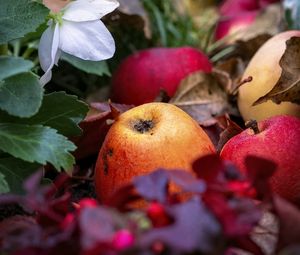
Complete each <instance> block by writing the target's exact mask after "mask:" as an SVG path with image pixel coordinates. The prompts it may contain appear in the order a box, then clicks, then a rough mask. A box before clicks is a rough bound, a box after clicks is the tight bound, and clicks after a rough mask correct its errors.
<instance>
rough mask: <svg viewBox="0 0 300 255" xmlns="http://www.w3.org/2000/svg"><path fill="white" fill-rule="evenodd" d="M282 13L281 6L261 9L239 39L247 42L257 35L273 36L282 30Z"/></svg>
mask: <svg viewBox="0 0 300 255" xmlns="http://www.w3.org/2000/svg"><path fill="white" fill-rule="evenodd" d="M283 26H284V13H283V11H282V6H281V4H272V5H269V6H268V7H267V8H265V9H263V10H262V11H261V12H260V13H259V15H258V16H257V17H256V19H255V21H254V23H253V24H252V25H251V26H249V28H247V29H245V30H244V32H243V33H242V35H241V37H240V38H239V39H242V40H249V39H252V38H255V37H256V36H258V35H262V34H269V35H275V34H278V33H279V32H280V31H282V30H283Z"/></svg>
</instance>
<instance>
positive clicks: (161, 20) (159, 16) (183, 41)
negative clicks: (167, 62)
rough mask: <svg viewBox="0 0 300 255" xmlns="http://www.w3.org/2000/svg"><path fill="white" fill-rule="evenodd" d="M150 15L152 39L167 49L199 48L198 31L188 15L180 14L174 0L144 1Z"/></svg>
mask: <svg viewBox="0 0 300 255" xmlns="http://www.w3.org/2000/svg"><path fill="white" fill-rule="evenodd" d="M143 4H144V6H145V8H146V10H147V11H148V13H149V15H150V21H151V29H152V37H153V39H154V40H155V41H157V42H158V43H159V44H161V45H162V46H165V47H179V46H182V45H190V46H197V45H198V43H199V42H198V38H197V29H196V28H195V26H194V24H193V20H192V18H191V17H190V16H188V15H182V14H179V13H178V11H177V10H176V8H175V7H174V2H173V1H172V0H165V1H159V0H143Z"/></svg>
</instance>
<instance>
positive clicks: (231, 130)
mask: <svg viewBox="0 0 300 255" xmlns="http://www.w3.org/2000/svg"><path fill="white" fill-rule="evenodd" d="M219 119H220V118H219ZM222 122H223V123H222ZM218 123H219V125H222V124H223V125H222V126H221V127H222V128H223V131H222V132H221V133H220V138H219V141H218V145H217V151H219V152H220V151H221V150H222V148H223V146H224V145H225V143H227V141H228V140H229V139H230V138H232V137H234V136H235V135H237V134H239V133H241V132H242V131H243V129H242V128H241V127H240V126H239V125H238V124H236V123H235V122H234V121H232V120H231V119H230V118H229V117H228V116H224V117H222V120H221V119H220V120H219V122H218Z"/></svg>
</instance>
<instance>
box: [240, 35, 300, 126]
mask: <svg viewBox="0 0 300 255" xmlns="http://www.w3.org/2000/svg"><path fill="white" fill-rule="evenodd" d="M293 36H297V37H300V31H298V30H292V31H286V32H283V33H280V34H278V35H276V36H274V37H272V38H270V39H269V40H268V41H267V42H266V43H265V44H264V45H263V46H262V47H261V48H260V49H259V50H258V51H257V52H256V54H255V55H254V56H253V58H252V59H251V61H250V62H249V65H248V66H247V68H246V70H245V72H244V74H243V78H242V79H246V78H247V77H249V76H252V77H253V80H252V81H251V82H249V83H245V84H244V85H242V86H241V87H240V88H239V94H238V107H239V110H240V112H241V115H242V117H243V118H244V120H249V119H255V120H258V121H259V120H263V119H266V118H268V117H271V116H275V115H282V114H287V115H295V116H298V117H300V106H299V105H297V104H293V103H290V102H282V103H281V104H276V103H273V102H272V101H271V100H269V101H267V102H264V103H262V104H260V105H255V106H252V104H253V103H254V102H255V101H256V100H257V99H258V98H260V97H262V96H264V95H265V94H267V93H268V92H269V91H270V90H271V89H272V88H273V87H274V85H275V84H276V83H277V81H278V80H279V78H280V76H281V72H282V69H281V67H280V65H279V61H280V59H281V57H282V55H283V54H284V51H285V49H286V41H287V40H288V39H290V38H291V37H293Z"/></svg>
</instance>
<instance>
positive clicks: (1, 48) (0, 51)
mask: <svg viewBox="0 0 300 255" xmlns="http://www.w3.org/2000/svg"><path fill="white" fill-rule="evenodd" d="M7 54H8V45H7V43H5V44H1V45H0V56H3V55H7Z"/></svg>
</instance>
